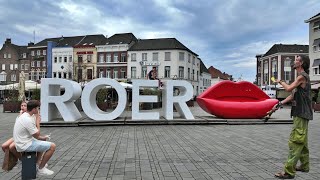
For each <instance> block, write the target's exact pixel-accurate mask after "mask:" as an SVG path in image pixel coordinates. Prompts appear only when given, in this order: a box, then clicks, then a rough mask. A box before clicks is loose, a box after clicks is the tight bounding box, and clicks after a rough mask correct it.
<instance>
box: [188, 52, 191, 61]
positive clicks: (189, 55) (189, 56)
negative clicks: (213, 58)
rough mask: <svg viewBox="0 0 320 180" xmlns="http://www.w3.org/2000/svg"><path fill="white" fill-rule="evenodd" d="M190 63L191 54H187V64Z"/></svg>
mask: <svg viewBox="0 0 320 180" xmlns="http://www.w3.org/2000/svg"><path fill="white" fill-rule="evenodd" d="M190 62H191V54H188V63H190Z"/></svg>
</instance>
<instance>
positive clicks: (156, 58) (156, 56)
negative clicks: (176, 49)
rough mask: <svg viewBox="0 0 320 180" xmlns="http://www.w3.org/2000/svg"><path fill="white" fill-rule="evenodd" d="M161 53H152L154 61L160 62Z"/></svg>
mask: <svg viewBox="0 0 320 180" xmlns="http://www.w3.org/2000/svg"><path fill="white" fill-rule="evenodd" d="M158 55H159V53H152V61H158Z"/></svg>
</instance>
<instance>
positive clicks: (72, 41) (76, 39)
mask: <svg viewBox="0 0 320 180" xmlns="http://www.w3.org/2000/svg"><path fill="white" fill-rule="evenodd" d="M84 37H85V36H73V37H61V39H60V41H59V42H58V44H57V47H72V46H74V45H76V44H78V43H80V42H81V40H82V39H83V38H84Z"/></svg>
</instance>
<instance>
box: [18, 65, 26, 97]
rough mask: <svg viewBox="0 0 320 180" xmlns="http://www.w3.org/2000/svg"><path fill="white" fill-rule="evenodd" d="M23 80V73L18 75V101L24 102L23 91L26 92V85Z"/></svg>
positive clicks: (24, 77) (24, 78)
mask: <svg viewBox="0 0 320 180" xmlns="http://www.w3.org/2000/svg"><path fill="white" fill-rule="evenodd" d="M25 80H26V75H25V74H24V72H23V71H21V73H20V77H19V100H20V101H24V100H25V98H26V97H25V93H24V92H25V90H26V85H25Z"/></svg>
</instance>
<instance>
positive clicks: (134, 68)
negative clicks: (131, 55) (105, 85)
mask: <svg viewBox="0 0 320 180" xmlns="http://www.w3.org/2000/svg"><path fill="white" fill-rule="evenodd" d="M136 77H137V68H136V67H131V78H136Z"/></svg>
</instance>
